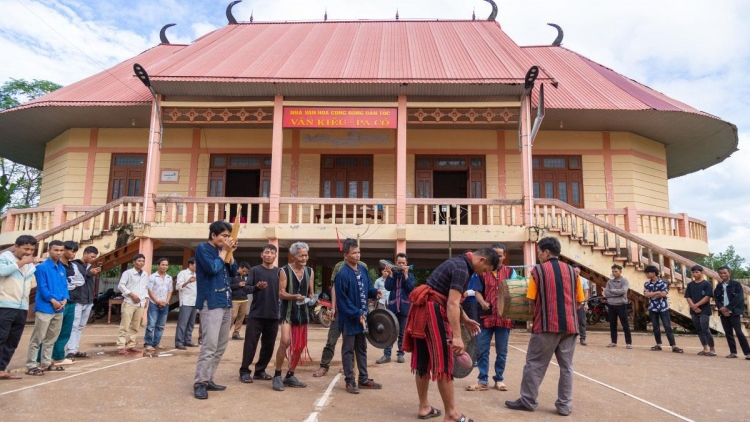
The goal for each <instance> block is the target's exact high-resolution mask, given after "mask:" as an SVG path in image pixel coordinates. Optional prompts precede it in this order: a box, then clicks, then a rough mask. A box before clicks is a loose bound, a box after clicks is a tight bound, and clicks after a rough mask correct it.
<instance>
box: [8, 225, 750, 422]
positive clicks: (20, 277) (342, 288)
mask: <svg viewBox="0 0 750 422" xmlns="http://www.w3.org/2000/svg"><path fill="white" fill-rule="evenodd" d="M231 231H232V227H231V226H230V225H229V224H228V223H227V222H224V221H216V222H214V223H212V224H211V225H210V227H209V236H208V240H207V241H206V242H204V243H201V244H200V245H198V246H197V247H196V249H195V258H191V259H189V260H188V263H187V264H188V265H187V268H185V269H184V270H182V271H181V272H180V273H179V274H178V275H177V277H176V280H175V281H174V282H173V280H172V277H171V276H170V275H169V274H167V271H168V269H169V261H168V259H166V258H160V259H158V260H157V261H156V271H155V272H154V273H153V274H148V271H146V270H145V269H144V266H145V263H146V257H145V256H144V255H142V254H137V255H135V256H134V257H133V260H132V268H130V269H128V270H126V271H124V272H123V273H122V274H121V277H120V281H119V283H118V286H117V288H118V290H119V292H120V293H121V294H122V296H123V304H122V310H121V319H120V325H119V329H118V337H117V353H118V354H120V355H128V354H131V353H142V352H143V351H144V350H145V351H147V352H154V351H156V350H159V349H166V346H164V345H163V344H162V342H161V340H162V335H163V332H164V327H165V324H166V319H167V315H168V313H169V305H170V301H171V298H172V294H173V292H174V291H177V292H178V294H179V315H178V320H177V327H176V332H175V347H176V348H177V349H183V350H184V349H186V348H188V347H200V353H199V355H198V360H197V364H196V370H195V378H194V382H193V393H194V396H195V397H196V398H198V399H206V398H208V393H209V392H212V391H223V390H225V389H226V386H223V385H219V384H217V383H215V382H214V375H215V373H216V370H217V367H218V365H219V363H220V361H221V358H222V356H223V354H224V352H225V350H226V348H227V345H228V342H229V341H230V339H234V340H244V345H243V356H242V363H241V365H240V368H239V380H240V381H241V382H243V383H253V382H254V381H270V384H271V387H272V388H273V390H276V391H284V389H285V388H304V387H306V386H307V385H306V384H305V383H304V382H302V381H300V380H299V379H298V378H297V377H296V376H295V369H296V368H297V366H298V365H299V364H300V363H302V362H304V361H305V360H310V354H309V351H308V348H307V334H308V331H307V327H308V324H309V323H310V312H309V310H308V307H309V306H312V305H313V304H314V301H315V298H316V297H317V296H316V295H315V273H314V270H313V269H312V268H311V267H309V266H308V265H307V261H308V259H309V252H310V247H309V246H308V245H307V244H306V243H304V242H296V243H294V244H292V245H291V246H290V248H289V253H290V262H289V263H288V264H286V265H284V266H282V267H277V266H276V264H275V263H276V262H277V258H278V256H277V255H278V249H277V247H276V246H275V245H273V244H268V245H265V246H264V247H263V248H262V250H261V253H260V258H261V260H262V263H261V264H260V265H257V266H254V267H251V266H250V265H249V264H247V263H245V262H241V263H238V262H237V261H236V260H235V259H234V258H233V257H231V255H232V254H233V252H234V251H235V249H236V248H237V241H236V239H233V238H232V237H231ZM36 243H37V241H36V240H35V238H34V237H31V236H26V235H24V236H20V237H18V239H17V240H16V242H15V245H14V247H13V248H12V250H10V251H7V252H4V253H3V254H1V255H0V379H19V378H21V377H20V376H19V375H17V374H15V373H11V372H8V371H7V366H8V364H9V362H10V359H11V358H12V356H13V354H14V352H15V350H16V348H17V346H18V344H19V341H20V339H21V335H22V333H23V330H24V325H25V321H26V315H27V311H28V308H29V294H30V290H31V288H32V286H34V285H35V286H36V293H35V294H36V296H35V303H34V313H35V322H34V327H33V331H32V334H31V339H30V342H29V347H28V350H27V355H26V357H27V359H26V367H27V368H26V374H27V375H29V376H41V375H44V374H45V373H46V372H50V371H52V372H58V371H64V370H65V366H66V365H69V364H72V363H74V362H75V360H77V359H81V358H86V357H88V355H87V353H86V352H82V351H80V350H79V345H80V340H81V334H82V332H83V330H84V328H85V327H86V323H87V321H88V320H89V314H90V312H91V309H92V304H93V299H94V297H93V296H94V290H95V289H94V283H95V279H96V277H97V275H99V273H100V271H101V267H100V266H97V265H95V264H94V262H95V260H96V258H97V256H98V253H99V252H98V250H97V249H96V248H95V247H93V246H89V247H87V248H85V249H84V250H83V253H82V256H81V258H80V259H76V258H75V256H76V254H77V252H78V245H77V244H76V243H75V242H72V241H68V242H61V241H58V240H54V241H51V242H49V244H48V245H47V246H48V250H47V258H46V259H45V260H44V261H43V262H42V263H40V264H38V265H35V258H34V257H35V250H36V246H37V245H36ZM341 250H342V253H343V258H344V259H343V260H342V261H341V262H339V263H338V264H337V265H336V266H335V267H334V271H333V275H332V282H333V288H332V291H331V293H332V298H331V299H332V306H331V309H330V314H331V315H330V316H331V318H332V319H333V320H334V323H332V324H331V326H330V328H329V333H328V340H327V343H326V346H325V348H324V349H323V354H322V357H321V361H320V367H319V368H318V369H317V370H316V371H315V373H314V374H313V376H314V377H323V376H325V375H326V374H327V372H328V371H329V369H330V363H331V360H332V358H333V356H334V353H335V347H336V344H337V342H338V340H339V338H340V337H342V336H343V341H342V347H341V358H342V365H343V370H344V378H345V383H346V387H345V388H346V391H347V392H349V393H352V394H358V393H359V392H360V390H361V389H380V388H382V385H381V384H380V383H378V382H376V381H375V380H373V379H372V378H370V377H369V374H368V370H367V340H366V338H365V332H366V331H367V315H368V312H369V309H370V307H369V301H370V300H376V301H378V307H382V308H385V309H388V310H390V311H391V312H392V313H393V314H394V315H395V316H396V319H397V320H398V323H399V328H400V330H399V333H398V336H397V341H396V342H395V345H391V346H390V347H386V348H385V349H384V350H383V355H382V356H381V357H380V358H379V359H378V360H377V361H376V363H377V364H379V365H382V364H388V363H390V362H392V353H393V346H396V347H397V350H396V361H397V362H398V363H405V355H406V353H410V354H411V358H410V368H411V370H412V372H413V373H414V377H415V386H416V390H417V398H418V402H419V406H418V410H417V415H418V417H419V418H420V419H428V418H432V417H438V416H443V417H444V418H445V419H446V420H450V421H467V420H470V419H468V418H467V417H466V416H465V415H464V414H462V413H461V412H459V411H458V409H457V407H456V404H455V400H454V379H453V373H454V372H453V370H454V365H455V364H456V362H455V359H456V358H455V356H458V355H460V354H461V353H463V351H464V350H465V347H466V345H465V344H464V342H463V338H462V335H461V330H467V331H468V332H469V333H470V334H471V335H472V336H475V337H476V343H477V356H476V366H477V367H478V378H477V382H476V383H475V384H471V385H468V386H467V387H466V390H468V391H486V390H489V389H490V388H491V387H490V382H489V375H490V348H491V344H492V340H493V339H494V341H495V361H494V374H493V377H492V381H493V386H492V388H493V389H495V390H499V391H507V390H508V387H507V386H506V385H505V383H504V371H505V364H506V358H507V354H508V340H509V337H510V334H511V329H512V328H513V327H514V325H513V324H514V322H513V321H512V320H510V319H506V318H503V317H501V316H500V315H498V313H497V312H496V309H497V308H498V306H499V305H500V304H499V303H498V300H499V299H498V291H499V290H500V289H502V288H503V284H504V283H505V280H508V279H514V278H516V272H515V270H514V269H512V268H510V267H508V266H506V265H504V264H503V262H504V261H505V257H506V247H505V246H504V245H502V244H499V243H497V244H493V245H491V246H490V247H487V248H482V249H478V250H475V251H471V252H466V253H464V254H461V255H459V256H456V257H454V258H451V259H449V260H447V261H445V262H443V263H442V264H441V265H439V266H438V267H437V268H435V269H434V271H432V272H431V273H430V275H429V276H428V277H427V279H426V280H425V282H424V283H423V284H421V285H419V286H417V283H416V280H415V278H414V274H413V272H411V271H410V270H411V267H410V266H409V262H408V257H407V255H406V254H404V253H399V254H397V255H396V257H395V261H394V263H393V264H390V263H389V264H387V265H385V266H384V268H382V270H381V277H380V278H378V279H377V280H375V281H374V282H373V281H371V279H370V276H369V273H368V267H367V266H366V265H365V264H364V263H363V262H361V261H360V258H361V250H360V246H359V243H358V241H356V240H353V239H346V240H345V241H344V242H343V245H342V248H341ZM560 253H561V245H560V243H559V241H558V240H556V239H555V238H553V237H547V238H544V239H541V240H540V241H539V242H538V243H537V258H538V260H539V262H540V263H539V264H538V265H536V266H534V267H533V268H530V271H529V279H528V290H527V293H526V298H527V299H528V300H529V301H530V302H532V303H533V304H534V306H533V308H534V311H533V318H532V323H531V326H530V331H531V338H530V340H529V344H528V350H527V354H526V364H525V366H524V369H523V379H522V381H521V392H520V397H519V398H518V399H517V400H515V401H507V402H506V403H505V404H506V406H507V407H508V408H510V409H513V410H525V411H533V410H535V409H536V408H537V406H538V402H537V398H538V395H539V386H540V384H541V382H542V380H543V379H544V376H545V373H546V370H547V367H548V365H549V362H550V360H551V358H552V356H553V355H554V356H555V357H556V358H557V362H558V365H559V367H560V381H559V384H558V398H557V401H556V402H555V406H556V408H557V411H558V412H559V413H560V414H561V415H569V414H570V413H571V412H572V397H573V380H572V378H573V369H572V368H573V354H574V351H575V346H576V343H580V344H581V345H584V346H585V345H586V337H585V336H586V334H585V311H586V298H587V297H586V296H587V295H586V292H587V291H588V285H587V281H586V280H585V279H584V278H583V277H581V276H580V275H579V274H580V268H579V267H578V266H571V265H568V264H566V263H564V262H562V261H560V260H559V259H558V257H559V255H560ZM228 256H229V258H228ZM644 272H645V274H646V278H647V280H646V282H645V284H644V288H643V294H644V296H645V297H646V298H647V299H648V306H647V308H648V311H649V316H650V318H651V322H652V325H653V329H654V330H653V331H654V338H655V343H656V344H655V345H654V346H653V347H651V350H653V351H660V350H662V338H661V331H662V328H660V324H661V326H662V327H663V331H664V333H665V334H666V337H667V340H668V342H669V347H670V348H671V350H672V351H673V352H675V353H683V349H681V348H679V347H678V346H677V345H676V342H675V337H674V333H673V331H672V328H671V326H672V324H671V321H670V316H669V305H668V303H667V294H668V292H669V284H668V283H667V282H666V281H665V280H663V279H662V278H660V277H659V270H658V268H656V267H655V266H648V267H646V268H645V271H644ZM691 274H692V280H691V281H690V283H688V284H687V286H686V288H685V293H684V294H685V298H686V300H687V303H688V304H689V306H690V314H691V317H692V320H693V323H694V324H695V328H696V331H697V332H698V337H699V339H700V342H701V345H702V346H703V350H702V351H701V352H699V353H698V354H699V355H702V356H716V352H715V349H714V340H713V337H712V335H711V332H710V329H709V321H710V316H711V314H712V308H711V303H710V300H711V298H712V297H713V298H714V300H715V303H716V306H717V308H718V312H719V317H720V320H721V324H722V326H723V328H724V332H725V334H726V339H727V342H728V345H729V349H730V354H729V355H728V356H727V358H737V357H738V354H737V346H736V341H738V342H739V344H740V347H741V349H742V353H743V354H744V355H745V358H746V359H750V346H749V345H748V341H747V339H746V337H745V336H744V334H743V333H742V330H741V316H742V314H743V313H744V311H745V308H744V292H743V287H742V285H741V284H740V283H738V282H737V281H735V280H733V279H732V278H731V272H730V270H729V268H727V267H721V268H719V270H718V274H719V277H720V281H719V283H718V284H717V286H716V287H715V288H714V287H713V285H712V283H711V282H710V281H708V280H706V278H705V275H704V272H703V268H701V267H700V266H694V267H692V268H691ZM629 291H630V285H629V281H628V280H627V279H625V278H624V277H623V276H622V267H620V266H618V265H614V266H613V267H612V277H611V279H610V280H609V281H608V282H607V284H606V287H605V288H604V289H603V295H604V296H605V297H606V298H607V300H608V302H607V305H608V307H609V321H610V333H611V343H610V344H609V346H608V347H616V346H617V338H618V332H617V321H618V320H619V321H620V323H621V325H622V329H623V331H624V333H625V344H626V347H627V348H628V349H631V348H632V339H631V334H630V329H629V325H628V322H627V314H628V306H629V300H628V292H629ZM248 295H252V303H251V304H249V301H248ZM144 312H146V313H147V316H148V318H147V321H148V322H147V325H146V330H145V335H144V340H143V344H144V348H143V349H141V348H140V347H138V345H137V338H136V337H137V335H138V333H139V330H140V327H141V320H142V317H143V313H144ZM198 312H200V318H201V322H200V329H199V331H200V334H199V340H198V343H197V344H196V343H194V342H193V341H192V340H193V329H194V325H195V319H196V314H197V313H198ZM243 322H244V323H245V332H244V337H242V336H240V331H241V328H242V325H243ZM277 338H278V339H279V346H278V348H276V353H275V355H274V349H275V345H276V340H277ZM259 345H260V351H259V353H257V352H258V346H259ZM256 354H258V358H257V360H256ZM274 357H275V361H274V370H273V375H271V374H270V373H269V372H270V371H268V372H267V368H268V365H269V364H270V363H271V359H272V358H274ZM285 361H286V362H287V365H286V368H284V362H285ZM253 362H255V367H254V370H253V369H251V366H252V363H253ZM355 362H356V368H357V373H356V374H355ZM284 369H286V373H285V374H284V375H283V376H282V372H283V371H284ZM431 381H435V382H436V383H437V384H438V390H439V392H440V396H441V398H442V402H443V407H444V410H441V409H438V408H436V407H434V406H433V405H432V404H431V403H430V401H429V399H428V390H429V385H430V382H431Z"/></svg>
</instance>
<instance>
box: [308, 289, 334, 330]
mask: <svg viewBox="0 0 750 422" xmlns="http://www.w3.org/2000/svg"><path fill="white" fill-rule="evenodd" d="M331 306H332V305H331V301H330V299H329V298H328V295H326V294H325V293H323V294H321V295H320V296H319V297H318V301H317V302H316V303H315V307H314V308H313V309H314V310H313V314H314V320H315V322H317V323H318V324H320V325H322V326H324V327H326V328H328V327H330V326H331V314H330V313H329V312H328V311H329V310H330V309H331Z"/></svg>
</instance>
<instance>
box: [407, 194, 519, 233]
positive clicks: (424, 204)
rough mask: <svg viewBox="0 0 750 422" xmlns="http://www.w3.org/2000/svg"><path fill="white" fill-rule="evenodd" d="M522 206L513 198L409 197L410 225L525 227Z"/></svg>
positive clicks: (408, 218)
mask: <svg viewBox="0 0 750 422" xmlns="http://www.w3.org/2000/svg"><path fill="white" fill-rule="evenodd" d="M522 206H523V201H521V200H513V199H506V200H500V199H457V198H407V200H406V207H407V223H408V224H418V225H424V224H428V225H429V224H451V225H455V226H473V225H477V226H521V225H523V209H522Z"/></svg>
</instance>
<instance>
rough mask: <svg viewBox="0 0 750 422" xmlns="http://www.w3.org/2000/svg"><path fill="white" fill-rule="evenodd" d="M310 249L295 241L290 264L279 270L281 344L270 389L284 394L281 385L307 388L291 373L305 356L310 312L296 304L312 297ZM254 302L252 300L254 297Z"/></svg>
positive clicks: (290, 250) (312, 279)
mask: <svg viewBox="0 0 750 422" xmlns="http://www.w3.org/2000/svg"><path fill="white" fill-rule="evenodd" d="M309 251H310V247H309V246H307V243H304V242H297V243H294V244H292V246H290V247H289V253H290V254H291V255H292V259H293V261H292V263H291V264H287V265H285V266H283V267H282V268H281V272H280V273H279V298H280V299H281V319H280V321H279V322H280V324H281V326H280V328H279V331H280V332H281V341H280V342H279V350H278V351H277V352H276V370H275V371H274V374H273V389H274V390H276V391H284V386H285V385H286V386H288V387H293V388H303V387H307V384H305V383H303V382H300V380H298V379H297V377H295V376H294V370H295V369H296V368H297V365H298V364H299V363H300V361H301V360H302V359H303V358H304V354H305V353H307V324H309V323H310V312H309V309H308V308H307V304H301V305H300V304H297V302H301V301H304V300H305V298H307V297H312V295H313V289H314V288H315V273H314V272H313V269H312V268H310V267H308V266H307V259H308V258H309V255H308V253H309ZM253 300H255V299H254V298H253ZM287 349H289V370H288V371H287V373H286V377H284V380H283V382H282V380H281V367H282V366H283V365H284V358H285V357H286V351H287Z"/></svg>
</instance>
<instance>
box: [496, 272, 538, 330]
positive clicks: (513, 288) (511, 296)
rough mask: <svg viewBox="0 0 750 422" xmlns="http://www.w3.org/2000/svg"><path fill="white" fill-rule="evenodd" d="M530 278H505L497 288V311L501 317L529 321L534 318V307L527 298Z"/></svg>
mask: <svg viewBox="0 0 750 422" xmlns="http://www.w3.org/2000/svg"><path fill="white" fill-rule="evenodd" d="M528 290H529V279H528V278H523V277H519V278H511V279H508V280H504V281H503V283H501V284H500V286H499V288H498V289H497V313H498V315H499V316H500V317H501V318H506V319H512V320H514V321H528V320H531V319H533V318H534V310H533V309H534V308H533V306H532V305H531V303H530V302H529V300H528V299H526V292H527V291H528Z"/></svg>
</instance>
